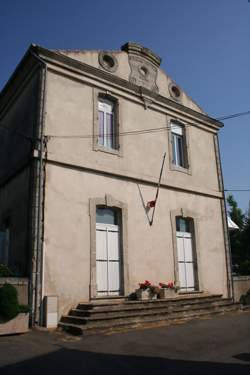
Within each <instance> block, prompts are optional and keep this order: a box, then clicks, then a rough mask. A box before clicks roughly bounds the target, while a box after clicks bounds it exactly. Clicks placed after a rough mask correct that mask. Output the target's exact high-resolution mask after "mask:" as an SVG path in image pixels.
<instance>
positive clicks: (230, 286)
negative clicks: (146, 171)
mask: <svg viewBox="0 0 250 375" xmlns="http://www.w3.org/2000/svg"><path fill="white" fill-rule="evenodd" d="M214 137H215V138H214V140H215V153H216V160H217V169H218V175H219V187H220V191H221V192H222V194H223V198H222V200H221V213H222V223H223V232H224V243H225V251H226V254H225V257H226V270H227V290H228V297H229V298H232V299H233V301H234V289H233V276H232V256H231V246H230V239H229V232H228V225H227V210H226V203H225V202H226V198H225V190H224V182H223V175H222V167H221V157H220V145H219V139H218V134H216V135H215V136H214Z"/></svg>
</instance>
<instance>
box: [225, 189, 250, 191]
mask: <svg viewBox="0 0 250 375" xmlns="http://www.w3.org/2000/svg"><path fill="white" fill-rule="evenodd" d="M224 191H250V189H225V190H224Z"/></svg>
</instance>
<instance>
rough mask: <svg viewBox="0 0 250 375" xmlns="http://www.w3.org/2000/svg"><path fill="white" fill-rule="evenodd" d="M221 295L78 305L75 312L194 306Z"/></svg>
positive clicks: (219, 297)
mask: <svg viewBox="0 0 250 375" xmlns="http://www.w3.org/2000/svg"><path fill="white" fill-rule="evenodd" d="M221 297H222V296H221V294H216V295H204V296H199V297H197V296H196V295H194V296H192V295H191V296H190V295H188V296H179V297H176V298H167V299H156V300H147V301H128V300H126V301H123V302H122V303H120V302H113V301H112V302H106V303H102V302H98V303H96V302H95V303H79V304H78V306H77V309H76V310H84V311H89V310H91V311H104V309H106V311H111V310H115V311H116V310H117V311H118V310H124V309H126V308H128V309H130V308H131V307H132V306H133V307H137V308H144V307H147V308H148V307H159V306H166V305H173V304H175V303H177V304H180V303H183V304H194V303H197V302H198V303H200V302H202V301H204V302H205V301H207V302H209V301H214V300H216V299H218V300H219V301H221Z"/></svg>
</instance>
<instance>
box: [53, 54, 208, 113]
mask: <svg viewBox="0 0 250 375" xmlns="http://www.w3.org/2000/svg"><path fill="white" fill-rule="evenodd" d="M100 52H102V51H58V53H62V54H63V55H66V56H68V57H71V58H73V59H75V60H78V61H80V62H83V63H85V64H88V65H91V66H94V67H95V68H100V69H102V67H101V66H100V64H99V61H98V55H99V53H100ZM109 52H111V53H112V54H113V56H115V57H116V59H117V62H118V65H117V70H116V71H115V73H112V74H113V75H115V76H117V77H120V78H123V79H125V80H127V81H128V80H129V76H130V66H129V59H128V54H127V53H126V52H120V51H109ZM170 83H174V81H173V80H172V79H171V78H170V77H169V76H168V74H167V73H166V72H165V71H164V70H163V69H161V68H159V69H158V75H157V79H156V84H157V87H158V90H159V94H160V95H162V96H164V97H166V98H169V99H172V98H171V95H170V93H169V84H170ZM180 102H181V103H182V104H183V105H185V106H187V107H189V108H192V109H194V110H195V111H198V112H204V111H203V110H202V109H201V108H200V107H199V106H198V105H197V104H196V103H195V102H194V101H193V100H192V99H191V98H190V97H189V96H188V95H187V94H186V93H185V92H184V91H183V90H182V97H181V99H180Z"/></svg>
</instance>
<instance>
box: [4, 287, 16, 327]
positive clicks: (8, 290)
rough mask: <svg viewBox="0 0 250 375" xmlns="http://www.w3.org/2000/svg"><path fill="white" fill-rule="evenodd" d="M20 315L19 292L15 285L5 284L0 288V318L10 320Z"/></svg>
mask: <svg viewBox="0 0 250 375" xmlns="http://www.w3.org/2000/svg"><path fill="white" fill-rule="evenodd" d="M18 313H19V305H18V299H17V290H16V288H15V287H14V286H13V285H11V284H8V283H5V284H4V285H3V287H2V288H0V316H1V317H2V318H3V319H4V320H10V319H13V318H15V316H16V315H17V314H18Z"/></svg>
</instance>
